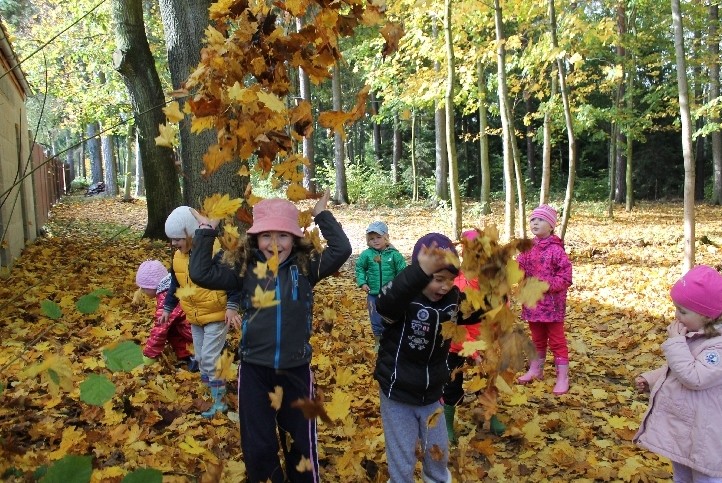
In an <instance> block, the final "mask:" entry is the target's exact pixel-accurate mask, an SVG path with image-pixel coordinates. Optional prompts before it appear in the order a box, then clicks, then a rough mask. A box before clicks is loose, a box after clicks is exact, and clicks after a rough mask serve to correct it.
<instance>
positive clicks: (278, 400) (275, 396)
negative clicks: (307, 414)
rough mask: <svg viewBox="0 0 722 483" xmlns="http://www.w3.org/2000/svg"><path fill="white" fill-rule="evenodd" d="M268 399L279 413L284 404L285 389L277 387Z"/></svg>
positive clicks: (269, 394)
mask: <svg viewBox="0 0 722 483" xmlns="http://www.w3.org/2000/svg"><path fill="white" fill-rule="evenodd" d="M268 398H269V399H270V400H271V407H272V408H273V409H275V410H276V411H278V410H279V409H281V404H282V403H283V388H282V387H281V386H275V387H274V388H273V392H269V393H268Z"/></svg>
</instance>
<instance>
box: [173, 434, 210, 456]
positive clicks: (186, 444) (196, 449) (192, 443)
mask: <svg viewBox="0 0 722 483" xmlns="http://www.w3.org/2000/svg"><path fill="white" fill-rule="evenodd" d="M178 447H179V448H180V449H181V450H183V452H184V453H188V454H191V455H194V456H198V455H202V454H203V453H205V452H206V449H205V448H204V447H203V446H201V444H200V443H199V442H198V441H196V440H195V438H193V436H191V435H190V434H188V435H186V438H185V440H184V441H181V442H180V443H178Z"/></svg>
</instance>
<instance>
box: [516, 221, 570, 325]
mask: <svg viewBox="0 0 722 483" xmlns="http://www.w3.org/2000/svg"><path fill="white" fill-rule="evenodd" d="M517 261H518V262H519V266H520V267H521V269H522V270H524V274H525V275H526V276H527V277H536V278H538V279H539V280H543V281H545V282H547V283H548V284H549V290H547V292H546V293H545V294H544V297H543V298H542V299H541V300H540V301H539V302H538V303H537V305H536V307H534V308H533V309H531V308H529V307H526V306H524V307H522V309H521V318H522V319H524V320H526V321H527V322H564V315H565V312H566V308H567V290H568V289H569V287H570V286H571V284H572V263H571V262H570V261H569V257H568V256H567V253H566V252H565V251H564V243H563V242H562V241H561V239H560V238H559V237H558V236H556V235H550V236H548V237H546V238H534V246H533V247H532V248H531V250H529V251H527V252H523V253H520V254H519V256H518V257H517Z"/></svg>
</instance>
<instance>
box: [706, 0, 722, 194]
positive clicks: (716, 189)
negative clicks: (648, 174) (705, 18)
mask: <svg viewBox="0 0 722 483" xmlns="http://www.w3.org/2000/svg"><path fill="white" fill-rule="evenodd" d="M718 23H719V6H718V5H717V4H712V5H710V6H709V35H708V38H709V54H710V55H709V59H710V60H709V61H708V62H709V96H710V98H711V99H717V98H718V97H719V95H720V87H719V71H720V69H719V65H720V64H719V38H718V37H717V35H718V30H717V24H718ZM709 121H710V122H711V123H713V124H716V125H719V123H720V116H719V115H718V114H716V113H715V114H713V115H712V116H711V117H710V119H709ZM710 137H711V141H712V169H713V172H714V178H713V184H712V203H714V204H715V205H720V204H722V133H721V132H720V130H719V129H715V130H714V131H712V133H711V134H710Z"/></svg>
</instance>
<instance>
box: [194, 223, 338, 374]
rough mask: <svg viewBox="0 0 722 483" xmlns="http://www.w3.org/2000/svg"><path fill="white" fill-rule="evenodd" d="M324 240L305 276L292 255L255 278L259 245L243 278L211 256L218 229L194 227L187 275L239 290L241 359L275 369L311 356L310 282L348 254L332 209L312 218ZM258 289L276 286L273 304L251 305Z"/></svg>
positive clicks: (204, 283)
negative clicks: (274, 271) (272, 271)
mask: <svg viewBox="0 0 722 483" xmlns="http://www.w3.org/2000/svg"><path fill="white" fill-rule="evenodd" d="M315 222H316V225H318V227H319V228H320V230H321V233H322V234H323V236H324V238H325V239H326V241H327V246H326V249H325V250H324V251H323V253H321V254H320V255H317V256H316V258H315V259H312V260H311V262H310V264H309V269H308V275H304V274H303V273H302V272H301V270H300V269H299V267H298V265H296V255H295V253H291V255H290V256H289V257H288V258H287V259H286V260H284V261H283V263H281V264H280V265H279V267H278V276H277V277H275V278H273V277H272V276H270V274H269V276H268V277H265V278H262V279H259V278H258V277H257V275H256V274H255V273H254V271H253V269H254V268H255V267H256V263H257V262H258V261H261V262H265V261H266V260H265V257H264V256H263V254H262V253H261V251H260V250H256V251H255V253H254V256H253V257H251V259H250V260H249V262H248V267H247V269H246V273H245V274H244V276H243V277H241V276H240V275H239V272H238V270H235V269H233V268H232V267H230V266H228V265H226V264H223V263H219V262H218V261H214V259H213V257H212V248H213V240H214V239H215V237H216V231H215V230H211V229H199V230H196V233H195V237H194V239H193V250H192V251H191V262H190V276H191V279H192V280H193V281H194V282H195V283H197V284H198V285H200V286H201V287H205V288H208V289H213V290H229V289H240V291H241V310H242V311H243V327H242V331H243V332H242V336H241V347H240V356H241V358H242V359H243V361H245V362H248V363H251V364H257V365H260V366H264V367H271V368H275V369H287V368H291V367H297V366H301V365H303V364H308V363H309V362H310V361H311V345H310V344H309V339H310V337H311V322H312V318H313V287H314V286H315V285H316V283H318V282H319V281H320V280H321V279H322V278H325V277H327V276H329V275H332V274H333V273H335V272H336V271H338V269H339V268H341V266H342V265H343V264H344V262H345V261H346V260H347V259H348V257H349V256H350V255H351V244H350V243H349V241H348V237H346V234H345V233H344V232H343V229H342V228H341V225H340V224H339V223H338V222H337V221H336V219H335V218H334V217H333V215H332V214H331V212H330V211H322V212H321V213H319V214H318V215H317V216H316V218H315ZM256 287H261V289H263V290H265V291H268V290H275V292H276V295H275V300H279V301H280V303H278V304H277V305H275V306H273V307H266V308H255V307H253V305H252V303H251V299H252V297H253V295H254V293H255V291H256Z"/></svg>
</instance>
